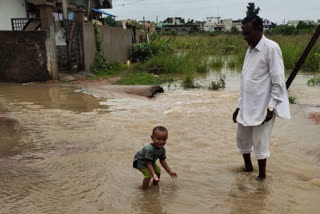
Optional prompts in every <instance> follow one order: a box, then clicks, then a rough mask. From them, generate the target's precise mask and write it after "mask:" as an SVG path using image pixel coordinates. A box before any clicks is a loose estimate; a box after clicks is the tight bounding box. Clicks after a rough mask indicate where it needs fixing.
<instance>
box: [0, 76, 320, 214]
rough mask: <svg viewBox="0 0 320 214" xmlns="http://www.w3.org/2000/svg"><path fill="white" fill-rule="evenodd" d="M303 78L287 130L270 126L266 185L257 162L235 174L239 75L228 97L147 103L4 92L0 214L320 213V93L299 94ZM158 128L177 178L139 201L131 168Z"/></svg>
mask: <svg viewBox="0 0 320 214" xmlns="http://www.w3.org/2000/svg"><path fill="white" fill-rule="evenodd" d="M212 75H214V74H212ZM310 77H311V76H310V75H298V77H297V79H296V80H295V81H294V82H293V84H292V86H291V89H290V91H289V93H290V95H291V96H294V97H295V98H296V102H297V104H292V105H290V107H291V113H292V119H291V120H280V119H277V120H276V123H275V127H274V129H273V136H272V142H271V146H270V150H271V157H270V158H269V159H268V164H267V175H268V177H267V180H266V181H265V182H257V181H255V177H256V176H257V163H256V162H254V168H255V171H254V172H253V173H251V174H248V173H243V172H240V170H241V168H242V158H241V156H240V155H239V154H238V153H236V147H235V145H236V144H235V137H236V136H235V133H236V125H235V124H233V122H232V120H231V115H232V113H233V111H234V108H235V107H236V103H237V97H238V95H239V74H238V73H232V72H231V73H228V74H227V76H226V84H227V87H226V88H225V89H224V90H219V91H208V90H201V89H196V90H189V91H185V90H182V89H179V87H177V88H176V89H172V87H170V89H168V88H167V87H165V89H166V91H165V93H164V94H159V95H158V96H156V97H155V98H152V99H148V98H145V97H141V96H135V95H126V94H123V95H122V96H119V97H116V98H114V97H108V95H107V93H106V95H105V96H104V94H103V93H101V90H100V91H99V93H98V95H97V93H96V92H97V89H90V86H86V87H85V88H81V87H77V88H73V87H47V86H43V85H42V86H39V85H29V86H23V85H13V84H0V132H1V134H0V213H3V214H7V213H12V214H18V213H33V214H38V213H39V214H40V213H41V214H42V213H50V214H51V213H54V214H55V213H57V214H60V213H61V214H62V213H77V214H80V213H83V214H84V213H85V214H88V213H90V214H95V213H108V214H109V213H152V214H157V213H159V214H160V213H237V214H238V213H249V214H250V213H252V214H253V213H254V214H259V213H261V214H262V213H290V214H300V213H308V214H309V213H319V211H320V207H319V206H320V205H319V201H320V194H319V190H320V180H319V162H320V144H319V142H320V125H319V124H316V122H315V121H314V120H312V118H310V114H311V115H312V114H315V113H319V112H320V109H319V108H320V107H319V106H320V87H319V86H317V87H308V86H306V80H307V79H309V78H310ZM210 78H211V77H210V75H209V76H208V77H207V79H206V78H202V79H199V80H198V81H199V82H206V81H209V80H210ZM95 93H96V94H95ZM94 95H95V96H94ZM156 125H163V126H166V127H167V128H168V130H169V139H168V142H167V145H166V148H167V161H168V163H169V165H170V167H171V168H172V169H174V170H175V171H176V172H177V173H178V174H179V178H178V179H177V180H174V181H173V180H171V179H170V177H169V176H168V175H167V174H166V173H165V172H164V170H163V175H162V176H161V182H160V185H159V186H158V187H152V188H151V189H149V190H148V191H145V192H143V191H141V190H140V189H139V186H140V185H141V181H142V175H141V174H140V173H139V172H138V171H137V170H134V169H133V168H132V158H133V155H134V154H135V152H136V151H138V150H139V149H140V148H141V147H142V146H143V145H145V144H148V143H149V142H150V134H151V130H152V128H153V127H154V126H156Z"/></svg>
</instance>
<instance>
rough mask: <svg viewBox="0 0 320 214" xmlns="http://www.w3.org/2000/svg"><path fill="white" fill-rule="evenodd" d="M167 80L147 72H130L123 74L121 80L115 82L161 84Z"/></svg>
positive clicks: (124, 83)
mask: <svg viewBox="0 0 320 214" xmlns="http://www.w3.org/2000/svg"><path fill="white" fill-rule="evenodd" d="M166 81H167V80H165V79H162V78H160V77H159V76H157V75H154V74H150V73H146V72H139V71H136V72H130V73H128V74H126V75H125V76H123V77H122V78H121V79H120V80H118V81H116V82H114V84H116V85H161V84H162V83H165V82H166Z"/></svg>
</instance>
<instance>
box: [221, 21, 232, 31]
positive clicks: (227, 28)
mask: <svg viewBox="0 0 320 214" xmlns="http://www.w3.org/2000/svg"><path fill="white" fill-rule="evenodd" d="M221 23H222V24H223V30H224V31H230V30H231V28H232V19H222V20H221Z"/></svg>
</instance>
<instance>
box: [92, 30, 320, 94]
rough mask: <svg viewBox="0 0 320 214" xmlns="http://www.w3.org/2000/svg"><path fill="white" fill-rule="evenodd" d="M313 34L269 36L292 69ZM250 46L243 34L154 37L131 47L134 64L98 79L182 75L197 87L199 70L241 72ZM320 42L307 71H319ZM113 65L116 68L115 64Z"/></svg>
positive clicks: (145, 81) (155, 80) (133, 80)
mask: <svg viewBox="0 0 320 214" xmlns="http://www.w3.org/2000/svg"><path fill="white" fill-rule="evenodd" d="M311 36H312V35H311V34H298V35H266V37H268V38H270V39H272V40H274V41H276V42H277V43H278V44H279V45H280V47H281V50H282V53H283V59H284V64H285V68H286V69H288V70H292V69H293V67H294V66H295V63H296V62H297V61H298V59H299V57H300V56H301V54H302V52H303V51H304V49H305V47H306V46H307V44H308V42H309V40H310V38H311ZM247 48H248V45H247V44H246V42H245V41H244V40H243V38H242V36H241V35H233V34H219V35H215V36H207V35H206V36H189V35H187V36H161V37H160V36H158V35H157V36H153V37H152V38H151V43H150V44H146V43H145V44H135V45H134V46H133V48H132V52H131V59H132V61H133V62H136V63H133V64H132V65H131V66H130V67H129V68H128V67H126V69H123V66H122V67H121V66H120V67H119V68H121V69H119V71H120V72H114V70H117V69H111V71H108V72H102V73H98V77H97V78H101V77H102V78H104V77H108V76H110V75H111V76H113V75H118V76H119V75H120V76H121V80H119V81H117V82H116V83H115V84H130V85H138V84H142V85H157V84H162V83H164V82H168V81H172V80H173V79H174V78H175V77H176V76H179V78H180V79H181V78H183V83H184V85H185V86H186V87H187V88H188V87H190V88H192V87H193V86H194V84H193V79H194V78H195V77H196V75H197V73H207V72H209V71H210V70H220V69H222V68H227V69H232V70H238V71H241V66H242V63H243V60H244V56H245V52H246V50H247ZM319 61H320V60H319V45H316V46H314V47H313V49H312V51H311V52H310V54H309V56H308V57H307V59H306V60H305V63H304V65H303V67H302V70H304V71H319V66H320V64H319V63H320V62H319ZM113 68H116V66H115V65H114V66H113Z"/></svg>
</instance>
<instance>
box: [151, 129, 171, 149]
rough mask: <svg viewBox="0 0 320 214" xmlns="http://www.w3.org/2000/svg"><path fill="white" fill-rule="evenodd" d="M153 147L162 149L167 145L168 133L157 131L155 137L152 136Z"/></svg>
mask: <svg viewBox="0 0 320 214" xmlns="http://www.w3.org/2000/svg"><path fill="white" fill-rule="evenodd" d="M151 139H152V141H153V145H154V146H155V147H157V148H162V147H164V145H166V142H167V139H168V133H167V132H163V131H159V130H156V131H155V132H154V134H153V135H151Z"/></svg>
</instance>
